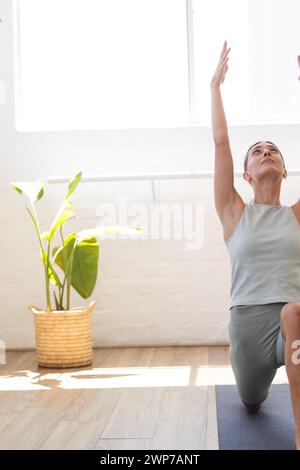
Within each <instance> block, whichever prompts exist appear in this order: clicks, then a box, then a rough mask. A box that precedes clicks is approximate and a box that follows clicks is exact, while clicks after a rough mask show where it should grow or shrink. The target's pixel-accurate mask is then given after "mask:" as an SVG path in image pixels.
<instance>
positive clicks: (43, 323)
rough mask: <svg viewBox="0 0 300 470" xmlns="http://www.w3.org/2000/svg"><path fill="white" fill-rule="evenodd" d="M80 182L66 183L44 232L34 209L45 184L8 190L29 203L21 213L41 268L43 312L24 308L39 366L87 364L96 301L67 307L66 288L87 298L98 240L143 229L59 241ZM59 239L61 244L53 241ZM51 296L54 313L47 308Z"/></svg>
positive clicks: (99, 230)
mask: <svg viewBox="0 0 300 470" xmlns="http://www.w3.org/2000/svg"><path fill="white" fill-rule="evenodd" d="M80 179H81V172H80V173H78V174H77V175H75V177H74V178H72V179H71V181H70V182H69V184H68V190H67V194H66V197H65V199H64V201H63V202H62V204H61V206H60V208H59V210H58V212H57V214H56V216H55V218H54V220H53V222H52V224H51V226H50V228H49V230H47V231H43V232H42V231H41V229H40V225H39V221H38V217H37V212H36V208H35V204H36V203H37V202H38V201H39V200H40V199H41V198H42V197H43V195H44V193H45V181H44V179H40V180H38V181H33V182H11V185H12V187H13V188H14V189H15V190H16V191H17V192H18V193H20V194H24V195H25V196H26V197H27V199H28V202H29V207H28V206H26V210H27V212H28V214H29V216H30V218H31V220H32V222H33V225H34V228H35V231H36V234H37V237H38V242H39V247H40V256H41V260H42V264H43V269H44V278H45V293H46V307H45V308H39V307H35V306H34V305H29V306H28V308H29V310H30V311H31V312H32V313H33V315H34V323H35V340H36V350H37V360H38V365H39V366H41V367H55V368H57V367H82V366H87V365H90V364H91V363H92V354H93V345H92V329H91V314H92V311H93V309H94V308H95V306H96V302H95V301H92V302H90V303H89V305H88V306H86V307H82V306H81V307H72V308H71V301H70V294H71V288H73V289H75V291H76V292H77V293H78V294H79V295H80V296H81V297H82V298H83V299H87V298H88V297H90V296H91V294H92V292H93V290H94V287H95V284H96V280H97V273H98V260H99V243H98V241H97V238H96V237H97V236H99V235H101V234H105V233H127V234H130V233H138V232H140V231H141V230H143V228H142V227H136V228H132V227H128V226H117V225H115V226H108V225H107V226H104V227H95V228H91V229H86V230H82V231H79V232H72V233H69V234H68V235H67V236H64V234H63V226H64V224H65V223H66V222H67V221H68V220H70V219H71V218H74V217H76V216H75V211H74V206H73V204H72V202H71V197H72V195H73V193H74V191H75V189H76V187H77V185H78V183H79V182H80ZM58 237H59V239H60V243H58V242H57V238H58ZM53 244H54V246H53ZM51 245H52V247H51ZM58 269H59V271H58ZM52 292H53V302H54V305H55V308H52V301H51V298H52V296H51V293H52Z"/></svg>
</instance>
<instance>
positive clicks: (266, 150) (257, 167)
mask: <svg viewBox="0 0 300 470" xmlns="http://www.w3.org/2000/svg"><path fill="white" fill-rule="evenodd" d="M246 171H247V173H248V174H249V175H250V177H251V175H252V177H254V178H256V177H258V178H259V177H260V176H262V175H265V174H266V173H272V174H274V173H278V174H279V175H285V169H284V162H283V159H282V156H281V153H280V151H279V149H278V147H276V145H274V144H272V143H270V142H259V143H257V144H255V145H254V147H252V149H251V150H250V152H249V155H248V160H247V170H246Z"/></svg>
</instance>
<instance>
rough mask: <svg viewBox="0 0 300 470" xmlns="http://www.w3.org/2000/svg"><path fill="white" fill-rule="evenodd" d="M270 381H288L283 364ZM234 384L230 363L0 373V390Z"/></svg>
mask: <svg viewBox="0 0 300 470" xmlns="http://www.w3.org/2000/svg"><path fill="white" fill-rule="evenodd" d="M273 383H288V379H287V375H286V370H285V367H280V368H279V369H277V373H276V376H275V377H274V380H273ZM218 384H219V385H222V384H224V385H225V384H232V385H233V384H235V378H234V375H233V371H232V368H231V366H229V365H222V366H169V367H117V368H94V369H88V370H74V371H70V370H68V371H67V372H60V373H58V372H55V373H46V374H41V373H38V372H32V371H30V370H24V371H17V372H12V373H11V374H10V375H3V376H0V391H9V390H12V391H13V390H51V388H52V387H55V388H56V387H59V388H63V389H106V388H136V387H139V388H142V387H145V388H146V387H148V388H149V387H188V386H189V387H191V386H193V387H195V386H196V387H197V386H206V385H218Z"/></svg>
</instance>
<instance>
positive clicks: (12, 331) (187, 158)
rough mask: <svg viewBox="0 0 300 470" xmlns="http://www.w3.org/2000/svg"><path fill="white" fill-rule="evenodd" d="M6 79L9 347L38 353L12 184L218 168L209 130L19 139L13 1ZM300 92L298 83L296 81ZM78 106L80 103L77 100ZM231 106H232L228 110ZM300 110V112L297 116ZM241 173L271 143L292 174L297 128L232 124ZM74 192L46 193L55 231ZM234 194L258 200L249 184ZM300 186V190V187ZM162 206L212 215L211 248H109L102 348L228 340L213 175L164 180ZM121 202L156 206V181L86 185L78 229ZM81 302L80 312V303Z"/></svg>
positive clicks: (1, 256) (3, 196)
mask: <svg viewBox="0 0 300 470" xmlns="http://www.w3.org/2000/svg"><path fill="white" fill-rule="evenodd" d="M0 17H1V19H2V22H1V23H0V79H2V80H4V82H5V83H6V88H7V99H6V103H5V104H2V105H0V158H1V160H0V161H1V184H0V216H1V231H0V260H1V263H0V286H1V290H0V303H1V317H0V328H1V333H0V339H1V340H3V341H5V342H6V346H7V347H8V348H23V347H24V348H26V347H33V346H34V325H33V318H32V314H31V313H30V312H29V311H28V309H27V305H29V304H34V305H37V306H43V305H44V285H43V269H42V266H41V261H40V259H39V253H38V244H37V240H36V236H35V233H34V230H33V226H32V223H31V221H30V220H29V216H28V214H27V213H26V211H25V209H24V206H25V200H22V198H21V197H20V196H19V195H18V194H17V193H16V192H15V191H13V189H11V187H10V184H9V183H10V181H22V180H28V181H30V180H34V179H36V178H40V177H50V176H71V175H73V174H75V173H76V172H77V171H80V170H81V171H82V172H83V174H84V175H93V174H112V173H118V174H120V173H144V172H180V171H183V172H186V171H195V172H197V171H204V170H209V171H212V170H213V168H214V162H213V158H214V153H213V145H212V139H211V130H210V128H189V129H188V128H187V129H184V128H182V129H181V128H180V129H178V128H177V129H145V130H141V129H138V130H106V131H90V132H89V131H84V132H77V131H76V132H55V133H51V132H47V133H46V132H45V133H24V134H23V133H16V132H15V131H14V97H13V61H12V29H11V1H10V0H1V1H0ZM299 88H300V84H299ZM74 106H76V103H74ZM226 106H230V103H225V107H226ZM299 114H300V110H299ZM229 132H230V138H231V145H232V152H233V156H234V159H235V169H237V170H239V169H241V168H242V162H243V156H244V153H245V151H246V150H247V148H248V146H249V145H250V144H251V143H253V142H254V141H256V140H259V139H268V140H274V141H275V142H276V143H277V145H278V146H279V147H280V148H281V150H282V153H283V155H284V157H285V161H286V165H287V168H298V167H299V166H300V165H299V144H300V126H298V125H291V126H264V127H255V126H252V127H250V126H249V127H234V128H229ZM65 186H66V185H48V187H47V193H46V196H45V198H44V199H43V200H42V201H40V203H39V206H38V209H39V215H40V220H41V224H42V228H43V229H46V228H47V227H48V224H49V223H50V221H51V219H52V217H53V216H54V215H55V212H56V209H57V208H58V205H59V203H60V201H61V199H62V196H63V194H64V192H65ZM236 187H237V189H238V191H239V192H240V194H241V195H242V196H244V197H245V200H249V199H250V198H251V197H252V193H251V191H250V188H249V187H248V186H247V184H246V182H244V181H243V180H241V179H240V178H237V180H236ZM298 188H299V189H298ZM157 189H158V200H157V202H156V204H159V203H163V202H164V203H170V204H172V203H174V202H177V203H182V204H183V203H184V202H191V203H194V204H196V203H200V204H203V207H204V245H203V247H202V249H201V250H198V251H193V250H186V245H185V244H186V240H173V239H171V240H147V239H145V240H142V239H140V240H129V239H128V240H109V239H106V240H101V241H100V244H101V251H100V263H99V275H98V283H97V286H96V289H95V291H94V293H93V295H92V298H91V299H95V300H96V302H97V308H96V310H95V312H94V315H93V335H94V344H95V346H128V345H133V346H139V345H145V346H148V345H188V344H191V345H192V344H193V345H194V344H207V343H219V342H224V341H228V335H227V325H228V319H229V317H228V306H229V289H230V268H229V259H228V255H227V252H226V247H225V245H224V243H223V236H222V229H221V226H220V223H219V220H218V218H217V216H216V214H215V211H214V203H213V181H212V179H207V180H203V179H199V180H177V181H162V182H160V183H158V184H157ZM118 196H126V197H128V205H129V204H131V203H134V202H140V203H144V204H146V205H147V206H148V207H150V205H151V204H152V194H151V186H150V183H149V182H142V181H139V182H128V183H127V182H114V183H101V184H100V183H82V184H81V185H80V186H79V187H78V188H77V190H76V195H75V196H74V199H73V202H74V204H75V207H76V209H77V212H78V216H79V218H78V220H76V221H72V223H73V225H72V223H70V225H69V227H70V231H71V230H72V228H76V227H77V228H88V227H92V226H94V225H96V224H97V223H98V219H97V216H96V210H97V207H99V204H100V203H102V202H112V201H115V202H117V200H118ZM298 197H300V187H299V178H298V177H297V178H296V177H290V178H288V180H287V181H286V182H283V187H282V198H281V202H282V203H284V204H291V203H293V202H294V200H296V199H297V198H298ZM72 299H73V302H74V304H73V306H74V305H78V304H79V305H82V304H84V303H87V302H88V301H89V300H91V299H89V300H88V301H83V300H82V299H81V298H79V297H78V296H77V297H76V296H75V295H73V296H72Z"/></svg>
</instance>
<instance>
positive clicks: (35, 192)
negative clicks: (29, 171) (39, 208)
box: [10, 179, 45, 204]
mask: <svg viewBox="0 0 300 470" xmlns="http://www.w3.org/2000/svg"><path fill="white" fill-rule="evenodd" d="M10 184H11V186H12V187H13V188H14V189H15V190H16V191H18V193H20V194H22V193H23V194H25V196H27V197H28V199H29V200H30V202H31V204H33V203H34V202H36V201H39V200H40V199H41V198H42V197H43V195H44V193H45V181H44V180H43V179H39V180H37V181H31V182H15V183H14V182H12V183H10Z"/></svg>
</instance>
